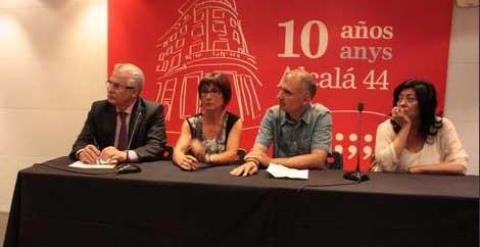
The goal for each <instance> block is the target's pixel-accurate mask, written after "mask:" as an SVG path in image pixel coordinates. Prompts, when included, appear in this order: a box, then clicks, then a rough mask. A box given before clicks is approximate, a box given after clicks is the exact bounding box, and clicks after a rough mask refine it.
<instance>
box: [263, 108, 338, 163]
mask: <svg viewBox="0 0 480 247" xmlns="http://www.w3.org/2000/svg"><path fill="white" fill-rule="evenodd" d="M331 142H332V117H331V115H330V110H329V109H328V108H326V107H325V106H323V105H321V104H318V103H315V104H311V105H310V107H308V108H307V109H306V110H305V112H304V113H303V114H302V117H301V119H300V121H295V120H293V119H292V118H290V116H289V115H288V114H287V113H285V112H284V111H282V110H280V107H279V106H278V105H276V106H273V107H270V108H269V109H268V110H267V112H266V113H265V116H264V117H263V120H262V125H261V126H260V128H259V129H258V134H257V138H256V139H255V143H258V144H262V145H263V146H265V147H267V148H268V147H270V145H271V144H272V143H273V145H274V148H273V150H274V152H273V157H274V158H277V157H292V156H296V155H300V154H307V153H311V152H312V150H315V149H323V150H325V151H326V152H330V149H331Z"/></svg>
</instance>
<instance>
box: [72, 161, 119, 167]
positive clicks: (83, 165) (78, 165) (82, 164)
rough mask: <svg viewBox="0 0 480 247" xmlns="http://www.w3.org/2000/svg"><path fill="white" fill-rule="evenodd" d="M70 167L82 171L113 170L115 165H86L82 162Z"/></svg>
mask: <svg viewBox="0 0 480 247" xmlns="http://www.w3.org/2000/svg"><path fill="white" fill-rule="evenodd" d="M68 167H74V168H80V169H113V168H115V165H113V164H110V163H103V164H85V163H83V162H81V161H76V162H73V163H72V164H70V165H68Z"/></svg>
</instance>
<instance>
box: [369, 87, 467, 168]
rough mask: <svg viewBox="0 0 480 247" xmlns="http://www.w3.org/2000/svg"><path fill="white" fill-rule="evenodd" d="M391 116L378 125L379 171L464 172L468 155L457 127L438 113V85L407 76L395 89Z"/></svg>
mask: <svg viewBox="0 0 480 247" xmlns="http://www.w3.org/2000/svg"><path fill="white" fill-rule="evenodd" d="M393 106H394V107H393V109H392V112H391V118H390V119H388V120H386V121H385V122H383V123H381V124H380V125H379V126H378V128H377V137H376V147H375V165H376V167H375V168H376V169H375V170H376V171H387V172H408V173H437V174H458V175H464V174H465V173H466V170H467V159H468V156H467V154H466V152H465V150H464V149H463V147H462V143H461V142H460V140H459V138H458V136H457V132H456V131H455V127H454V126H453V124H452V122H451V121H450V120H448V119H447V118H445V117H440V116H437V115H436V114H435V110H436V107H437V95H436V91H435V87H434V86H433V85H432V84H430V83H429V82H426V81H422V80H407V81H405V82H403V83H401V84H400V85H399V86H397V88H395V90H394V95H393Z"/></svg>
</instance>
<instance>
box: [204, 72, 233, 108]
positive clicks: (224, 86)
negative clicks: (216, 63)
mask: <svg viewBox="0 0 480 247" xmlns="http://www.w3.org/2000/svg"><path fill="white" fill-rule="evenodd" d="M210 85H213V86H214V87H217V88H218V89H220V92H221V93H222V96H223V102H224V103H225V106H226V105H228V102H230V99H231V98H232V89H231V88H230V81H229V80H228V77H227V76H226V75H225V74H222V73H217V72H212V73H207V74H206V75H205V76H204V77H203V78H202V79H201V80H200V83H199V84H198V96H199V97H200V95H201V93H202V92H205V91H206V90H208V89H207V88H208V87H210Z"/></svg>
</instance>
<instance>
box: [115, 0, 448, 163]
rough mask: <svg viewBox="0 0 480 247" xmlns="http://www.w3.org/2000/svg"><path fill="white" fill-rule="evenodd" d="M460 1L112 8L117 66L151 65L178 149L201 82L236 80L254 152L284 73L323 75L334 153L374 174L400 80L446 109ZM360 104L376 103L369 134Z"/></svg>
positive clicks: (149, 85) (149, 77)
mask: <svg viewBox="0 0 480 247" xmlns="http://www.w3.org/2000/svg"><path fill="white" fill-rule="evenodd" d="M452 2H453V1H451V0H426V1H414V0H406V1H384V0H340V1H339V0H323V1H317V0H265V1H257V0H241V1H240V0H237V1H235V0H216V1H212V0H188V1H178V0H162V1H138V0H123V1H109V9H108V10H109V25H108V29H109V30H108V65H109V66H108V69H109V71H111V69H112V68H113V65H114V64H115V63H117V62H132V63H134V64H137V65H138V66H140V67H141V68H142V69H143V70H144V72H145V75H146V85H145V90H144V92H143V96H144V97H145V98H147V99H150V100H154V101H157V102H159V103H162V104H164V105H165V107H166V108H165V109H166V111H165V115H166V123H167V129H168V142H169V144H170V145H174V144H175V142H176V139H177V137H178V132H179V129H180V124H181V121H182V120H183V119H184V118H185V117H187V116H190V115H192V114H194V113H196V112H198V111H199V102H198V101H199V99H198V96H197V92H196V90H197V85H198V81H199V80H200V78H201V77H202V76H203V75H204V74H205V73H207V72H211V71H222V72H224V73H226V74H227V76H228V77H229V78H230V80H231V83H232V88H233V91H234V92H233V98H232V101H231V104H230V105H229V110H231V111H233V112H235V113H237V114H239V115H240V116H241V117H242V118H243V120H244V131H243V135H242V146H244V147H245V148H247V149H248V148H249V147H250V146H251V145H252V143H253V140H254V138H255V135H256V132H257V128H258V125H259V124H260V121H261V119H262V117H263V113H264V111H265V110H266V109H267V108H268V107H269V106H272V105H274V104H276V94H277V88H276V87H277V85H278V83H279V82H280V81H281V78H282V76H283V74H284V73H285V71H287V70H289V69H293V68H297V67H300V66H301V67H304V68H305V69H306V70H308V71H310V72H312V73H313V74H314V76H315V77H316V79H317V87H318V93H317V96H316V98H315V101H317V102H320V103H322V104H324V105H325V106H327V107H328V108H330V109H331V110H332V113H333V121H334V130H333V131H334V133H333V146H332V147H333V148H334V149H335V150H338V151H340V152H342V153H343V156H344V161H345V162H346V166H347V169H348V168H349V167H352V165H353V164H354V163H355V162H354V161H355V159H356V158H355V157H356V155H357V154H359V155H360V157H361V160H362V167H363V169H367V168H368V165H369V161H370V159H371V155H372V153H373V150H374V142H375V130H376V126H377V125H378V123H380V122H381V121H383V120H385V119H386V118H387V117H388V116H387V115H386V114H388V113H389V112H390V109H391V107H392V91H393V89H394V88H395V86H396V85H398V84H399V83H401V82H402V81H403V80H405V79H408V78H421V79H426V80H429V81H431V82H432V83H434V84H435V85H436V87H437V90H438V91H437V92H438V94H439V95H438V96H439V102H440V107H439V111H442V110H443V106H444V95H445V81H446V71H447V60H448V48H449V39H450V26H451V19H452ZM358 102H362V103H364V105H365V110H364V112H363V113H362V128H361V131H360V132H359V131H358V118H359V116H358V113H357V112H356V110H355V109H356V105H357V103H358Z"/></svg>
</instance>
